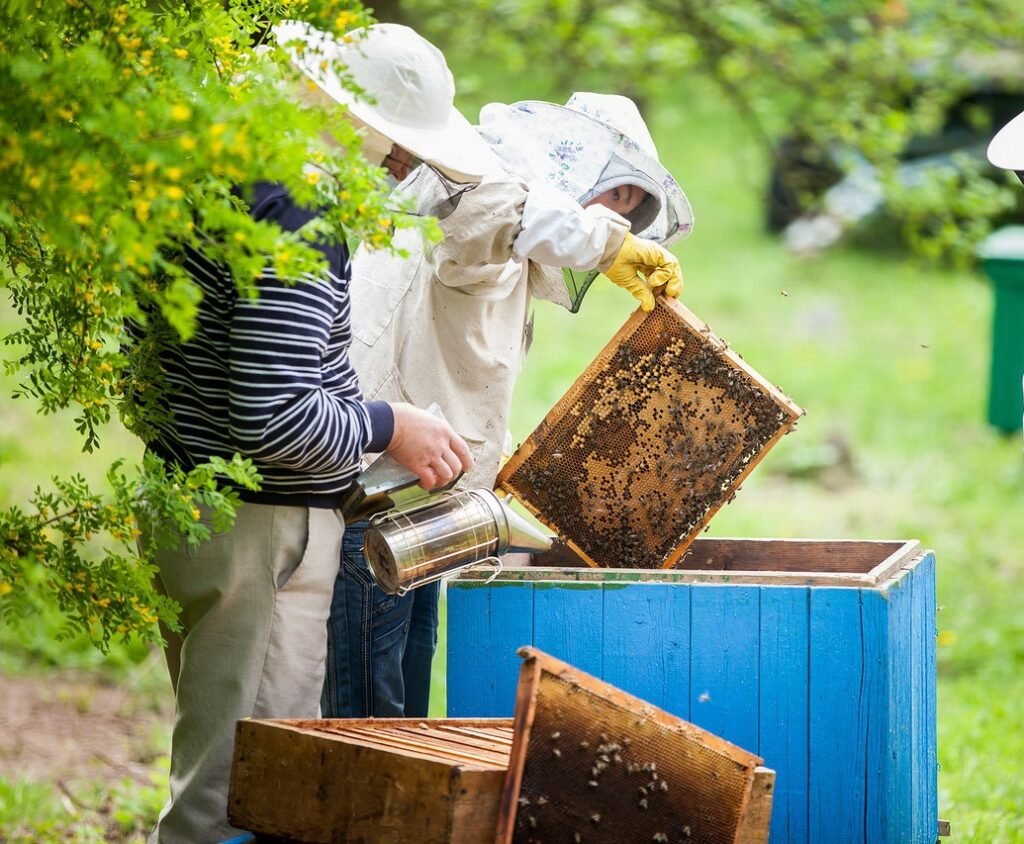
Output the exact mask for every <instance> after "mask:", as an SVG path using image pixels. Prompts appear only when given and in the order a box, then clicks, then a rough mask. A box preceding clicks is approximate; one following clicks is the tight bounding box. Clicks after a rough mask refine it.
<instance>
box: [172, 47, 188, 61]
mask: <svg viewBox="0 0 1024 844" xmlns="http://www.w3.org/2000/svg"><path fill="white" fill-rule="evenodd" d="M174 55H176V56H177V57H178V58H179V59H187V58H188V50H183V49H181V47H178V48H177V49H176V50H175V51H174Z"/></svg>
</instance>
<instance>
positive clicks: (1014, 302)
mask: <svg viewBox="0 0 1024 844" xmlns="http://www.w3.org/2000/svg"><path fill="white" fill-rule="evenodd" d="M978 255H979V257H980V258H981V260H982V266H983V267H984V269H985V273H986V274H987V275H988V277H989V278H990V279H992V289H993V291H994V307H993V309H992V370H991V376H990V378H989V393H988V421H989V423H990V424H991V425H993V426H994V427H996V428H999V429H1000V430H1002V431H1007V432H1009V431H1017V430H1019V429H1020V428H1021V416H1022V414H1024V394H1022V391H1021V384H1022V379H1024V226H1007V227H1005V228H1002V229H999V230H998V231H997V232H994V233H993V234H992V235H991V236H990V237H988V238H987V239H986V240H985V241H984V243H982V245H981V248H980V250H979V252H978Z"/></svg>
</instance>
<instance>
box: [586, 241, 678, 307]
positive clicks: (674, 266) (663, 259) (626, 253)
mask: <svg viewBox="0 0 1024 844" xmlns="http://www.w3.org/2000/svg"><path fill="white" fill-rule="evenodd" d="M641 273H642V274H643V275H641ZM604 274H605V275H606V276H607V277H608V279H609V281H611V282H613V283H614V284H617V285H618V286H619V287H621V288H623V289H624V290H628V291H629V292H630V293H632V294H633V296H634V297H635V298H636V299H638V300H639V301H640V307H641V309H642V310H644V311H652V310H654V296H655V294H656V293H662V294H664V295H665V296H669V297H671V298H673V299H675V298H677V297H678V296H679V294H680V293H682V292H683V276H682V273H681V272H680V269H679V261H678V260H676V257H675V255H673V254H672V253H671V252H669V251H668V250H667V249H665V248H664V247H663V246H660V245H659V244H657V243H655V242H654V241H653V240H644V239H642V238H639V237H636V236H635V235H633V234H629V233H627V234H626V239H625V240H623V241H622V248H621V249H619V252H618V254H617V255H616V256H615V260H614V261H612V265H611V266H610V267H609V268H608V269H607V270H605V271H604ZM661 287H663V288H664V289H663V290H659V289H658V288H661Z"/></svg>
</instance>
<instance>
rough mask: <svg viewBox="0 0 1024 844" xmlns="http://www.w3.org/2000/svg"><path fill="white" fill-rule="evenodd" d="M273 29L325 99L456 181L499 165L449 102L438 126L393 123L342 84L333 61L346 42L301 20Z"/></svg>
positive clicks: (479, 175) (341, 54) (341, 60)
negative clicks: (297, 44) (299, 46)
mask: <svg viewBox="0 0 1024 844" xmlns="http://www.w3.org/2000/svg"><path fill="white" fill-rule="evenodd" d="M274 33H275V35H276V37H277V40H278V43H280V44H281V45H282V46H284V48H285V50H286V51H287V52H288V55H289V56H290V58H291V60H292V63H293V64H294V65H295V66H296V67H297V68H298V69H299V70H301V71H302V73H303V74H304V75H305V76H306V77H307V78H309V79H310V80H311V81H312V82H314V83H315V84H316V86H317V87H318V88H319V89H320V90H321V91H322V92H323V93H324V94H326V95H327V96H328V97H330V99H332V100H334V101H335V102H336V103H338V104H339V105H342V106H345V107H347V108H348V109H349V111H350V112H351V113H352V114H353V115H354V116H355V117H356V118H358V119H359V120H361V121H362V122H363V123H365V124H366V125H368V126H369V127H370V128H371V129H375V130H376V131H378V132H380V133H381V134H382V135H384V136H385V137H388V138H390V139H391V140H392V141H394V142H395V143H396V144H398V145H399V146H400V147H402V148H404V149H406V150H408V151H409V152H411V153H412V154H413V155H414V156H416V157H417V158H419V159H421V160H423V161H426V162H427V163H429V164H432V165H434V166H435V167H437V168H438V169H439V170H441V171H443V172H444V173H445V174H446V175H448V176H450V177H451V178H453V179H455V180H456V181H479V180H480V179H481V178H482V177H483V176H484V175H486V174H487V173H490V172H493V171H494V170H495V169H496V168H497V167H499V166H500V165H499V163H498V160H497V158H495V156H494V153H492V152H491V151H490V149H489V148H488V146H487V144H485V143H484V141H483V139H482V138H481V137H480V135H479V134H478V133H477V131H476V130H475V129H474V128H473V127H472V125H471V124H470V122H469V121H468V120H467V119H466V118H465V117H464V116H463V115H462V113H461V112H459V110H458V109H456V108H455V107H454V106H453V107H452V109H451V111H450V112H449V113H448V117H447V120H446V121H445V123H444V125H441V126H437V127H434V128H425V127H420V126H415V127H414V126H405V125H402V124H400V123H395V122H394V121H392V120H389V119H388V118H386V117H384V116H383V115H382V114H380V112H379V111H378V110H377V109H376V108H375V107H374V104H373V103H371V102H368V101H367V100H365V99H361V98H359V97H358V96H357V95H356V94H355V93H353V92H352V91H350V90H349V89H348V88H346V87H345V86H343V85H342V84H341V79H340V78H339V77H338V75H337V73H336V72H335V70H334V65H335V63H341V64H344V61H345V57H344V48H345V45H341V44H339V43H338V42H337V41H335V40H334V39H332V38H330V36H328V35H326V34H325V33H323V32H320V31H319V30H316V29H314V28H312V27H310V26H309V25H308V24H305V23H302V22H300V21H282V22H281V23H279V24H278V25H277V26H276V27H275V28H274ZM293 42H300V43H302V44H305V45H307V46H308V47H309V49H305V50H296V49H295V48H294V46H290V45H291V44H292V43H293Z"/></svg>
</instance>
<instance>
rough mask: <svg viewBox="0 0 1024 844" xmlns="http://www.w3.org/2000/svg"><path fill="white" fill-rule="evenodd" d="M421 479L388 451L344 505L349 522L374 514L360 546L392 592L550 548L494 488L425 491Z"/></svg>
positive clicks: (383, 586) (400, 592) (498, 565)
mask: <svg viewBox="0 0 1024 844" xmlns="http://www.w3.org/2000/svg"><path fill="white" fill-rule="evenodd" d="M457 480H458V478H456V479H455V480H453V481H452V484H449V488H450V487H451V485H453V484H454V483H455V481H457ZM417 481H418V478H417V477H416V475H414V474H412V473H411V472H409V470H408V469H406V468H405V467H403V466H401V465H400V464H399V463H398V462H397V461H395V460H394V459H393V458H392V457H390V456H389V455H387V454H383V455H381V456H380V457H378V458H377V459H376V460H375V461H374V462H373V463H372V464H370V466H369V467H368V468H367V469H365V470H364V471H363V473H362V474H361V475H359V477H358V478H356V481H355V483H354V484H353V486H352V489H351V490H350V492H349V494H348V497H347V499H346V501H345V502H344V503H343V504H342V506H341V510H342V514H343V515H344V517H345V520H346V521H347V522H353V521H358V520H360V519H367V518H369V520H370V527H369V528H368V529H367V531H366V539H365V541H364V544H363V552H364V553H365V554H366V562H367V564H368V565H369V567H370V573H371V574H372V575H373V578H374V580H375V581H376V582H377V585H378V586H380V588H381V589H383V590H384V591H385V592H386V593H387V594H389V595H404V594H405V593H406V592H408V591H409V590H410V589H415V588H416V587H417V586H422V585H423V584H425V583H430V582H431V581H434V580H438V579H439V578H441V577H443V576H445V575H447V574H452V573H454V572H457V571H460V570H462V569H464V568H468V567H470V566H474V565H478V564H482V563H490V564H491V565H493V566H494V568H495V572H497V571H500V569H501V561H500V559H499V557H500V555H501V554H506V553H509V552H512V551H546V550H547V549H549V548H550V547H551V542H552V537H550V536H548V535H546V534H544V533H542V532H541V531H539V530H538V529H537V528H535V527H534V526H533V525H532V524H530V523H529V522H528V521H527V520H526V519H524V518H523V517H522V516H520V515H519V514H518V513H516V512H515V511H514V510H512V509H511V507H509V506H508V504H507V503H506V502H505V501H503V500H502V499H501V498H499V497H498V496H497V495H496V494H495V493H494V492H492V491H491V490H489V489H470V490H461V491H447V490H445V491H441V492H431V493H428V492H426V491H424V490H423V489H422V488H421V487H419V486H418V485H417Z"/></svg>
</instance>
